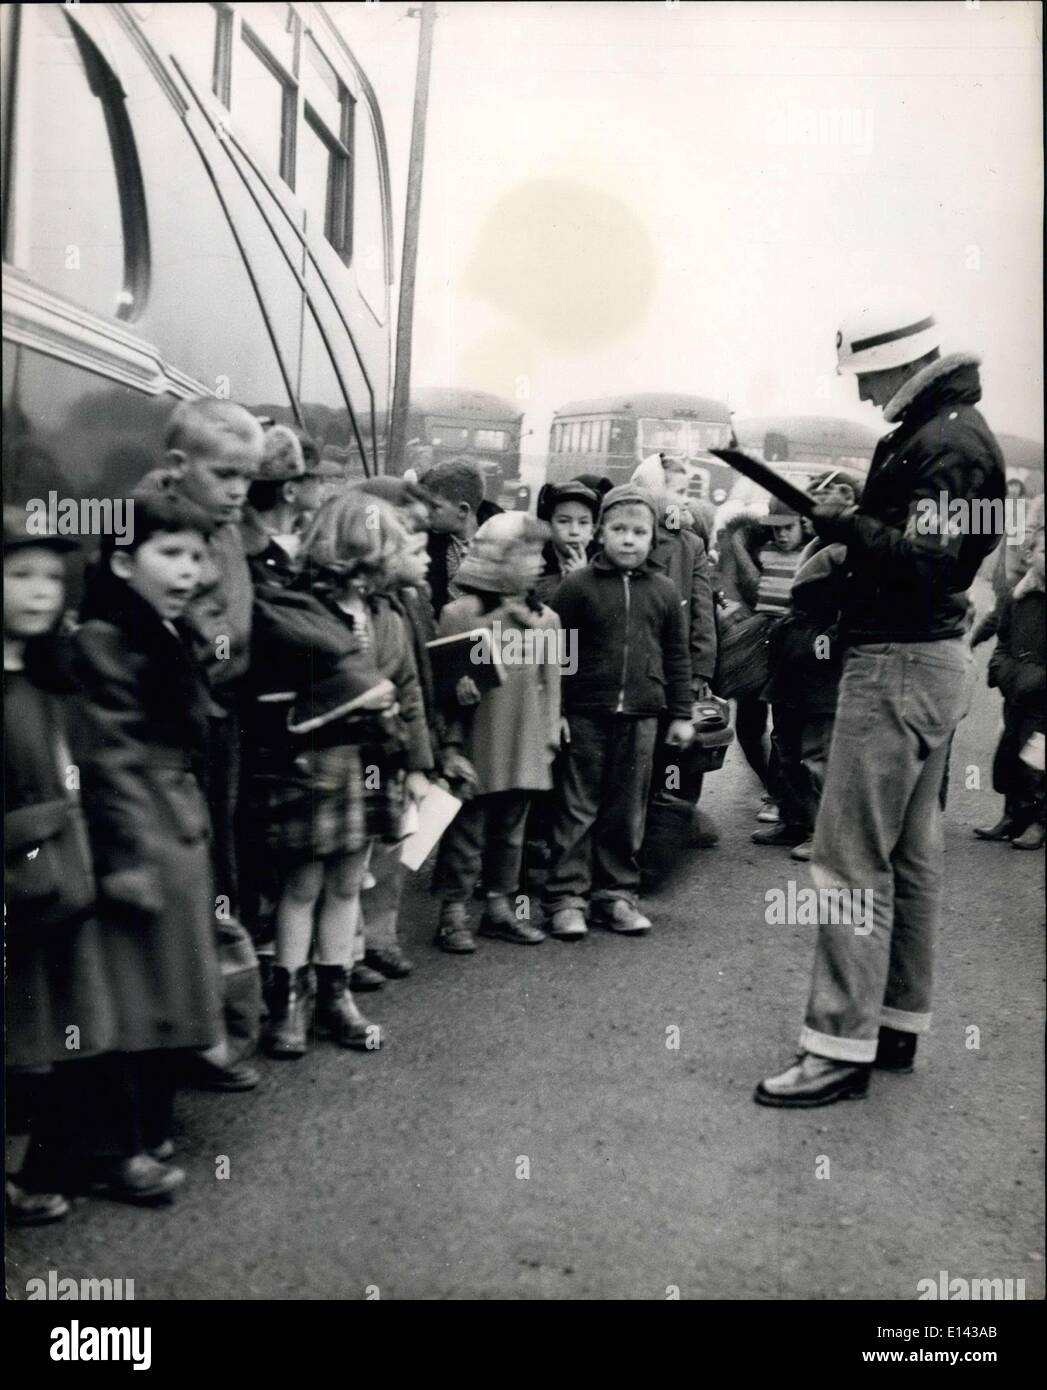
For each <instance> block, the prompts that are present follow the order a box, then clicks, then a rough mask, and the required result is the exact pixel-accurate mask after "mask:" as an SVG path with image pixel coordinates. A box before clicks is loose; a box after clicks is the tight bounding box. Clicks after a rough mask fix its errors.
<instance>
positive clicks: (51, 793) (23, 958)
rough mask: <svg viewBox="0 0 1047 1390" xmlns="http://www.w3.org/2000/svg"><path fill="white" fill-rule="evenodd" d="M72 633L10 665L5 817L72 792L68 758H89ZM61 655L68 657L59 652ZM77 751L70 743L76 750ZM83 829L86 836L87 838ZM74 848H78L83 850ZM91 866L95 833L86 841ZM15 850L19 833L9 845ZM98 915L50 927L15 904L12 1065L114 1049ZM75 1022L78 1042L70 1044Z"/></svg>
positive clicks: (8, 986) (7, 993) (43, 641)
mask: <svg viewBox="0 0 1047 1390" xmlns="http://www.w3.org/2000/svg"><path fill="white" fill-rule="evenodd" d="M69 645H71V643H70V639H68V638H67V639H64V640H63V639H57V638H54V639H52V638H39V639H36V640H35V641H34V642H32V643H29V644H28V645H27V650H26V669H25V670H23V671H9V672H5V673H4V815H5V821H7V818H8V817H10V818H11V820H10V821H7V824H8V825H9V826H10V825H12V824H13V821H14V819H15V813H17V812H18V811H20V810H23V809H25V808H28V807H32V806H36V805H39V804H40V803H42V802H54V801H57V800H59V799H60V798H66V797H69V796H70V789H69V787H68V786H67V777H68V770H67V764H68V762H69V759H70V758H71V759H72V761H73V764H74V765H76V766H79V765H80V763H81V761H82V757H83V751H84V750H83V743H84V738H85V730H84V724H83V720H82V718H81V716H80V708H79V704H78V702H77V700H76V698H75V695H74V690H75V687H74V685H73V682H72V680H71V678H70V676H69V673H68V671H67V670H65V669H64V667H65V664H66V663H65V662H64V661H63V660H61V658H62V657H63V656H64V653H61V652H58V651H56V650H55V649H56V648H58V647H59V646H69ZM53 656H57V657H58V658H59V660H52V657H53ZM67 750H68V751H67ZM79 838H80V837H77V839H78V840H79ZM75 847H76V846H75V845H74V846H72V847H71V848H75ZM79 847H80V849H81V850H82V854H83V858H84V861H85V865H84V867H85V869H86V868H89V863H90V849H89V846H88V843H87V839H86V836H84V837H83V838H82V841H81V842H80V844H79ZM5 848H6V849H7V851H8V852H11V851H12V849H13V845H12V841H11V837H10V836H9V837H8V841H7V844H6V846H5ZM100 931H101V929H100V926H99V923H98V919H97V916H96V915H95V914H94V913H93V912H92V911H91V910H90V909H88V910H87V912H86V913H78V914H76V915H75V916H73V917H70V919H69V920H68V921H66V922H63V923H59V924H57V925H54V926H51V927H48V928H47V929H46V930H41V928H40V926H39V924H38V922H36V921H34V920H33V918H32V914H31V913H29V912H22V911H20V910H19V906H18V903H17V900H13V901H9V902H8V904H7V923H6V932H5V941H6V953H7V962H6V982H5V990H4V1019H5V1035H6V1036H5V1044H6V1051H5V1060H6V1064H7V1066H9V1067H32V1068H41V1067H47V1066H49V1065H50V1064H51V1063H53V1062H61V1061H68V1060H70V1059H75V1058H78V1057H92V1056H97V1055H99V1054H100V1053H103V1052H108V1051H109V1050H110V1049H111V1048H112V1046H113V1042H114V1038H115V1033H114V1019H113V1007H112V1000H111V996H110V989H109V981H108V978H107V971H106V957H105V952H104V949H103V945H102V942H101V939H100ZM71 1027H75V1028H76V1030H77V1033H76V1035H75V1043H76V1046H75V1048H70V1045H69V1044H70V1040H71V1037H72V1035H71V1034H70V1032H69V1029H70V1028H71Z"/></svg>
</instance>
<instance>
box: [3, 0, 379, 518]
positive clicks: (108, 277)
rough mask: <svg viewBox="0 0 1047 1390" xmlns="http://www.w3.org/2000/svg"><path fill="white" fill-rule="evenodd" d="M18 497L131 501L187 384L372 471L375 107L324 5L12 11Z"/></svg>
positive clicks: (9, 434)
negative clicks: (128, 498)
mask: <svg viewBox="0 0 1047 1390" xmlns="http://www.w3.org/2000/svg"><path fill="white" fill-rule="evenodd" d="M2 25H3V31H2V54H3V92H4V97H3V129H2V143H3V260H4V264H3V394H4V455H5V458H4V464H5V466H4V500H5V501H7V502H13V503H16V504H24V503H25V502H26V501H28V500H29V499H30V498H34V497H36V498H46V497H47V495H48V492H49V491H51V490H57V492H58V493H59V495H60V496H62V497H71V498H80V499H85V498H90V497H106V496H113V495H121V494H126V492H127V491H128V490H130V489H131V488H132V487H133V486H134V484H135V483H136V481H137V480H138V479H139V478H140V477H141V476H142V474H143V473H145V472H146V471H147V470H148V469H149V468H151V467H153V466H154V465H155V464H156V463H157V462H158V460H159V459H160V457H161V451H162V447H163V433H164V425H165V421H166V419H167V417H168V415H169V414H170V411H171V408H172V407H173V406H174V405H175V403H176V402H177V401H178V400H179V399H182V398H185V397H189V396H194V395H199V394H209V395H214V396H218V397H229V398H230V399H233V400H236V401H238V402H240V403H241V404H242V405H245V406H246V407H247V408H248V409H249V410H251V411H253V412H255V413H257V414H258V415H262V416H269V417H271V418H273V419H276V420H279V421H283V422H286V423H289V424H292V425H295V426H297V427H299V428H300V429H302V430H305V431H306V432H307V433H308V434H309V435H311V436H312V437H313V438H314V439H315V441H316V443H317V444H318V446H319V449H320V453H321V456H322V457H324V458H331V459H335V460H337V461H338V462H339V463H341V464H342V465H343V466H344V467H345V468H346V470H347V471H348V472H350V473H353V472H356V473H360V474H363V473H372V472H375V471H377V470H378V467H379V458H380V454H381V449H382V447H383V443H384V438H383V436H384V431H385V427H386V421H387V419H388V409H389V391H390V378H391V369H392V340H391V332H390V327H391V318H390V302H391V301H390V295H391V283H392V212H391V199H390V187H389V169H388V158H387V153H386V140H385V133H384V129H383V125H382V115H381V111H380V110H379V107H378V103H377V101H376V99H375V95H374V92H373V90H372V88H371V85H370V83H369V82H368V80H367V76H366V74H365V73H364V71H363V70H362V68H361V67H360V66H359V64H358V63H357V61H356V59H355V58H354V56H353V54H352V52H351V51H350V49H349V47H348V45H347V44H346V42H345V40H344V39H343V37H342V36H341V34H340V33H339V31H338V29H337V28H336V27H335V25H334V23H333V21H332V20H331V18H330V17H329V15H328V14H327V13H326V11H325V10H324V8H323V6H322V5H316V4H245V5H239V4H177V5H176V4H146V5H122V4H112V5H110V4H97V5H81V4H76V5H60V4H38V5H4V6H3V7H2Z"/></svg>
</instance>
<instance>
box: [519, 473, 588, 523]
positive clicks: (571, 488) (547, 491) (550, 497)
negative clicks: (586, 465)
mask: <svg viewBox="0 0 1047 1390" xmlns="http://www.w3.org/2000/svg"><path fill="white" fill-rule="evenodd" d="M561 502H584V503H585V505H586V506H587V507H588V508H589V510H590V511H591V512H592V514H593V521H595V520H596V518H597V516H598V515H599V512H600V497H599V494H598V493H596V492H595V491H594V490H593V489H592V488H591V487H587V486H586V484H585V483H582V482H579V481H578V479H577V478H573V479H572V480H571V481H570V482H568V483H546V484H545V485H544V487H543V488H542V490H541V491H540V492H539V494H538V504H537V506H536V508H535V511H536V513H537V515H538V520H539V521H551V520H552V515H553V512H554V511H555V510H556V508H557V506H558V505H559V503H561Z"/></svg>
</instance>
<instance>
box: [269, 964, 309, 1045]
mask: <svg viewBox="0 0 1047 1390" xmlns="http://www.w3.org/2000/svg"><path fill="white" fill-rule="evenodd" d="M307 979H308V971H307V970H286V969H284V967H283V966H282V965H274V966H273V974H272V984H271V988H270V994H269V1021H268V1023H267V1025H266V1030H265V1039H264V1042H263V1046H264V1048H265V1050H266V1052H268V1054H269V1056H270V1057H304V1056H305V1054H306V1052H308V1050H309V1002H310V1001H309V986H308V982H307Z"/></svg>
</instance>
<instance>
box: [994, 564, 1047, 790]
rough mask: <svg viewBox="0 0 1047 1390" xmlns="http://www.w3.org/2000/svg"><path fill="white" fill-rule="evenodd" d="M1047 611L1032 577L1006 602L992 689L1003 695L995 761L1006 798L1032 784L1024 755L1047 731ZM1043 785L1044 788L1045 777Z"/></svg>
mask: <svg viewBox="0 0 1047 1390" xmlns="http://www.w3.org/2000/svg"><path fill="white" fill-rule="evenodd" d="M1044 607H1045V600H1044V591H1043V588H1042V586H1041V585H1040V584H1039V582H1038V581H1037V579H1036V578H1035V576H1034V575H1032V574H1027V575H1026V576H1025V578H1024V579H1023V580H1021V581H1020V583H1019V584H1018V585H1017V586H1016V588H1015V590H1014V593H1013V594H1011V595H1009V596H1008V597H1007V598H1006V599H1005V600H1004V603H1003V608H1002V610H1001V612H1000V627H999V636H998V638H997V642H996V649H995V651H994V652H993V654H992V657H991V658H990V660H989V684H990V685H995V686H998V687H999V689H1000V693H1001V694H1002V695H1003V733H1002V735H1001V736H1000V742H999V746H998V747H997V750H996V757H995V759H994V761H993V787H994V789H995V790H996V791H998V792H1002V793H1003V794H1004V795H1005V796H1010V795H1013V794H1014V793H1016V792H1020V791H1021V789H1022V788H1023V787H1024V786H1026V785H1027V784H1028V782H1029V780H1030V774H1029V771H1028V769H1026V768H1025V767H1024V765H1023V764H1022V762H1021V751H1022V749H1023V748H1024V747H1025V745H1026V744H1027V743H1028V742H1029V739H1030V738H1032V736H1033V734H1036V733H1040V734H1042V733H1045V732H1047V666H1045V661H1047V653H1045V643H1047V632H1045V624H1044V618H1045V612H1044ZM1039 780H1040V785H1041V787H1042V774H1041V776H1040V779H1039ZM1041 795H1042V791H1041Z"/></svg>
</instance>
